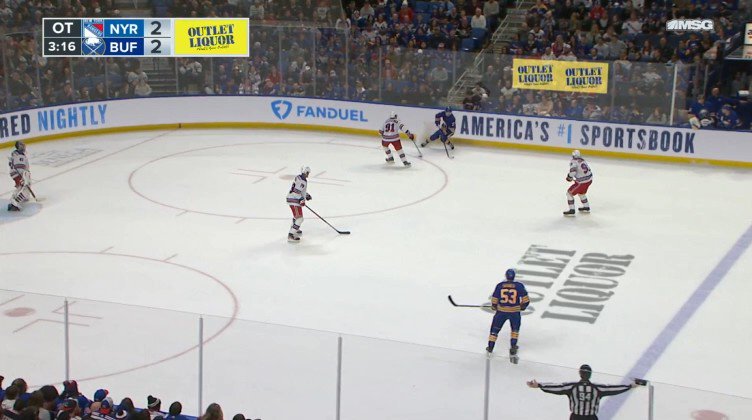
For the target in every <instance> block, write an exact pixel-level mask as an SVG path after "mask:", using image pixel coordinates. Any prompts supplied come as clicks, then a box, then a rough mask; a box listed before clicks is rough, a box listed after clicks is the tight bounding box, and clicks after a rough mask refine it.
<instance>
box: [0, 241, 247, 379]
mask: <svg viewBox="0 0 752 420" xmlns="http://www.w3.org/2000/svg"><path fill="white" fill-rule="evenodd" d="M65 254H68V255H98V256H106V257H127V258H134V259H139V260H145V261H154V262H158V263H163V264H169V265H172V266H175V267H179V268H183V269H185V270H188V271H192V272H194V273H198V274H200V275H202V276H204V277H207V278H209V279H210V280H212V281H214V282H215V283H217V284H218V285H219V286H220V287H222V288H223V289H224V290H225V292H227V294H228V295H229V296H230V299H231V300H232V314H231V315H230V317H227V318H226V319H227V323H226V324H225V325H223V326H222V328H220V329H219V330H218V331H217V332H216V333H214V335H212V336H210V337H208V338H205V339H204V344H208V343H209V342H211V341H212V340H214V339H215V338H217V337H219V336H220V335H221V334H222V333H224V332H225V331H227V329H228V328H230V326H231V325H232V324H233V323H234V322H235V320H236V319H237V316H238V311H239V310H240V305H239V304H238V298H237V296H235V293H234V292H233V291H232V289H230V287H229V286H227V285H226V284H224V283H223V282H222V281H221V280H219V279H218V278H216V277H214V276H212V275H210V274H208V273H206V272H203V271H201V270H199V269H197V268H193V267H189V266H187V265H182V264H178V263H174V262H171V261H161V260H158V259H155V258H149V257H142V256H138V255H128V254H99V253H94V252H83V251H32V252H4V253H0V256H6V255H65ZM196 317H197V319H198V315H196ZM197 348H198V344H194V345H193V346H192V347H189V348H187V349H185V350H183V351H181V352H179V353H176V354H173V355H172V356H167V357H164V358H162V359H159V360H157V361H154V362H149V363H144V364H142V365H138V366H136V367H132V368H128V369H121V370H118V371H114V372H111V373H105V374H101V375H94V376H89V377H86V378H81V379H78V382H83V381H93V380H96V379H102V378H109V377H111V376H116V375H122V374H124V373H129V372H134V371H137V370H140V369H145V368H148V367H152V366H156V365H158V364H161V363H165V362H168V361H170V360H174V359H177V358H179V357H181V356H183V355H186V354H188V353H190V352H192V351H193V350H195V349H197ZM30 388H37V386H31V387H30Z"/></svg>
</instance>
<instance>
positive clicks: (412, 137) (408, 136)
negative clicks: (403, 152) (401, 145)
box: [407, 133, 415, 140]
mask: <svg viewBox="0 0 752 420" xmlns="http://www.w3.org/2000/svg"><path fill="white" fill-rule="evenodd" d="M407 138H409V139H410V140H415V134H413V133H407Z"/></svg>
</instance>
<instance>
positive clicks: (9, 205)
mask: <svg viewBox="0 0 752 420" xmlns="http://www.w3.org/2000/svg"><path fill="white" fill-rule="evenodd" d="M8 211H21V209H19V208H18V207H16V206H14V205H13V204H8Z"/></svg>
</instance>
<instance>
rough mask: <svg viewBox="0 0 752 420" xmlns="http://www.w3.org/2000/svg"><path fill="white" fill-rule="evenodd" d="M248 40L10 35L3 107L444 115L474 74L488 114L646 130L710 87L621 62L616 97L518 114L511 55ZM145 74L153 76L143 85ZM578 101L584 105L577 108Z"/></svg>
mask: <svg viewBox="0 0 752 420" xmlns="http://www.w3.org/2000/svg"><path fill="white" fill-rule="evenodd" d="M250 38H251V39H250V41H251V54H250V55H251V57H249V58H248V59H246V58H235V59H233V58H141V59H135V58H91V57H80V58H52V57H51V58H45V57H42V52H41V33H40V31H39V30H37V31H33V32H26V33H9V34H5V35H3V36H2V38H1V39H2V42H1V43H0V45H2V49H1V51H0V52H1V53H2V66H3V69H4V72H5V74H7V75H8V77H5V78H4V80H3V86H2V90H3V91H2V99H3V104H4V106H3V109H4V110H5V111H10V110H15V109H22V108H29V107H36V106H49V105H55V104H62V103H71V102H77V101H89V100H98V99H113V98H124V97H133V96H175V95H206V94H223V95H253V94H267V95H268V94H271V95H280V96H306V97H319V98H329V99H342V100H356V101H373V102H383V103H395V104H400V105H412V106H423V107H438V108H441V107H444V106H446V105H447V104H448V101H447V97H448V95H449V93H450V90H451V89H452V88H453V86H454V85H455V82H456V81H457V80H458V79H459V78H460V77H461V76H462V75H463V74H464V73H466V72H476V73H478V74H477V75H476V77H475V78H474V80H477V81H480V82H481V83H482V84H483V86H484V87H485V88H487V89H488V91H489V95H488V96H487V97H485V96H483V95H480V96H478V97H476V98H475V99H477V100H476V102H477V104H478V105H477V106H479V107H480V109H481V110H482V111H485V112H499V113H512V114H514V113H517V114H522V115H543V116H568V117H571V118H578V119H592V120H598V121H614V122H637V123H645V122H646V121H647V118H648V116H649V114H650V113H651V112H652V111H653V110H655V109H658V110H659V113H660V114H662V115H663V118H665V122H663V120H660V121H657V122H656V121H647V123H652V124H657V125H682V124H686V123H687V121H688V120H687V116H686V111H685V110H686V108H687V101H688V99H691V98H693V97H694V96H696V95H697V93H698V92H701V91H702V90H703V89H704V84H703V83H704V82H705V81H706V80H705V79H706V75H705V74H704V73H703V71H702V70H701V69H700V68H699V67H698V66H697V65H696V64H689V65H687V64H682V63H679V64H677V65H666V64H659V63H643V62H626V61H615V62H611V63H610V65H609V79H608V93H605V94H589V95H583V94H576V93H570V92H554V91H538V90H525V91H520V92H521V93H523V96H525V97H527V99H526V100H527V101H528V102H530V103H533V104H536V106H526V107H524V109H523V110H522V111H515V110H512V111H510V110H508V109H507V107H506V105H505V104H504V103H501V102H500V100H499V98H500V96H501V94H500V92H501V88H502V87H503V86H504V81H506V80H510V81H511V79H512V77H513V75H512V63H513V59H514V56H513V55H508V54H492V53H487V54H476V53H470V52H462V51H451V50H448V49H446V48H429V49H420V50H418V49H407V48H404V47H399V46H390V45H387V46H381V45H377V43H369V42H368V39H367V38H366V37H364V36H358V37H353V36H352V32H351V31H350V30H347V29H344V28H336V27H322V26H310V25H309V26H304V25H287V26H285V25H282V24H279V25H269V24H263V25H262V24H257V23H255V22H254V23H253V24H252V28H251V36H250ZM262 68H263V69H265V70H264V71H262ZM137 69H140V70H137ZM274 69H276V72H274V73H273V75H272V76H271V79H272V82H273V85H274V87H273V88H272V87H271V86H267V85H266V81H265V79H266V76H267V75H266V74H264V73H265V71H267V70H268V71H271V70H274ZM141 72H143V74H145V75H146V76H147V77H148V79H146V80H144V82H143V84H141V85H139V84H140V82H139V79H141V78H143V76H142V75H141ZM704 76H705V79H704V78H703V77H704ZM228 80H232V82H228ZM278 81H279V82H278ZM19 83H20V84H19ZM22 86H27V88H23V87H22ZM472 87H473V86H468V87H467V89H470V88H472ZM455 89H456V88H455ZM24 90H26V91H27V93H22V92H23V91H24ZM455 93H456V92H455ZM465 93H466V92H465ZM528 94H529V96H528ZM468 96H471V95H470V94H468ZM544 99H545V100H546V101H547V100H548V99H550V100H551V101H552V102H554V103H555V104H556V106H555V109H554V113H548V112H546V111H545V110H540V109H539V107H538V106H537V105H538V104H539V103H540V102H542V101H544ZM573 99H576V100H577V101H578V103H577V105H572V100H573ZM588 104H590V108H592V109H595V108H594V107H597V109H596V112H595V113H590V114H589V115H585V116H583V115H579V114H578V115H574V116H572V115H570V114H571V113H568V112H567V110H569V109H571V108H572V107H573V106H576V107H585V106H586V105H588ZM636 113H639V114H640V115H639V116H636V115H634V114H636Z"/></svg>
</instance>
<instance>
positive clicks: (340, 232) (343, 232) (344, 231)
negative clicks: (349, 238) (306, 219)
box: [306, 206, 350, 235]
mask: <svg viewBox="0 0 752 420" xmlns="http://www.w3.org/2000/svg"><path fill="white" fill-rule="evenodd" d="M306 207H308V206H306ZM308 210H309V211H310V212H311V213H313V214H315V215H316V217H318V218H319V219H321V221H322V222H324V223H326V224H327V225H329V227H330V228H332V229H334V231H335V232H337V233H339V234H340V235H349V234H350V231H349V230H339V229H337V228H336V227H334V226H332V224H331V223H329V222H327V221H326V219H324V218H323V217H321V216H319V214H318V213H316V212H315V211H314V210H313V209H312V208H310V207H308Z"/></svg>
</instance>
